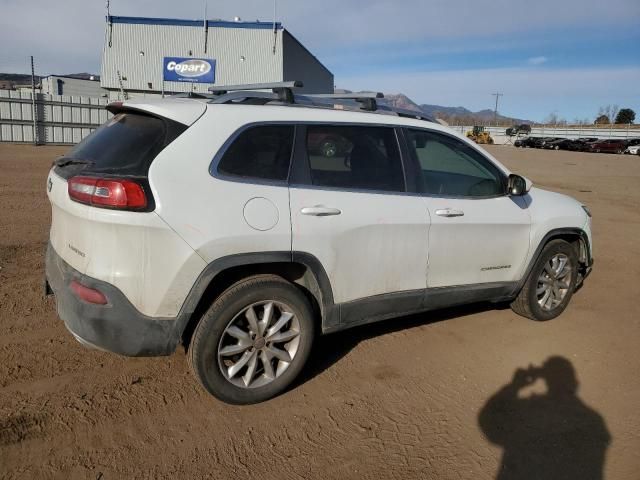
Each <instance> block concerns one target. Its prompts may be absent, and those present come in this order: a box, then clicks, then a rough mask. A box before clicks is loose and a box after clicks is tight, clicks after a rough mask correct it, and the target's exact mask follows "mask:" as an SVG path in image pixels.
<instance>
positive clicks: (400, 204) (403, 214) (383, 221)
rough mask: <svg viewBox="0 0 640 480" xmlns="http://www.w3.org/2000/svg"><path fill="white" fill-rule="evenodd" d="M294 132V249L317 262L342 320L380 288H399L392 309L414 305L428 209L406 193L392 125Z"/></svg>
mask: <svg viewBox="0 0 640 480" xmlns="http://www.w3.org/2000/svg"><path fill="white" fill-rule="evenodd" d="M298 131H301V132H303V133H302V135H300V136H298V138H297V140H296V153H295V159H294V169H293V172H292V176H291V185H290V205H291V224H292V249H293V251H294V252H304V253H308V254H311V255H313V256H314V257H316V258H317V259H318V260H319V261H320V263H321V264H322V265H323V267H324V269H325V270H326V273H327V275H328V277H329V280H330V282H331V287H332V290H333V297H334V302H335V303H336V304H342V305H343V306H344V308H342V316H343V321H344V320H346V321H349V319H348V318H347V319H345V312H346V311H347V306H348V304H352V305H358V301H359V300H363V299H367V298H368V299H371V298H372V297H374V296H378V297H375V298H377V299H383V298H386V297H385V294H392V293H398V292H403V295H404V294H406V295H405V297H406V298H405V300H406V302H404V303H403V305H402V306H398V305H396V306H395V308H400V309H401V310H403V311H409V310H412V309H418V308H419V307H420V305H421V294H422V293H423V292H424V289H425V288H426V270H427V249H428V238H429V237H428V227H429V214H428V210H427V207H426V202H425V200H424V198H421V197H419V196H415V195H413V196H412V195H409V194H407V193H406V188H405V178H404V171H403V165H402V159H401V154H400V148H399V143H398V136H397V132H396V130H395V129H394V128H390V127H382V126H367V125H352V124H333V125H320V124H319V125H308V126H307V127H306V128H299V129H298ZM407 292H416V294H415V295H412V294H411V293H407ZM387 307H389V308H391V309H393V308H394V306H393V303H389V304H388V305H387ZM361 314H362V315H364V313H361Z"/></svg>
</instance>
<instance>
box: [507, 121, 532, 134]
mask: <svg viewBox="0 0 640 480" xmlns="http://www.w3.org/2000/svg"><path fill="white" fill-rule="evenodd" d="M505 133H506V134H507V135H508V136H510V137H511V136H513V135H517V134H519V133H525V134H527V135H528V134H530V133H531V125H527V124H526V123H523V124H520V125H514V126H513V127H509V128H507V130H506V132H505Z"/></svg>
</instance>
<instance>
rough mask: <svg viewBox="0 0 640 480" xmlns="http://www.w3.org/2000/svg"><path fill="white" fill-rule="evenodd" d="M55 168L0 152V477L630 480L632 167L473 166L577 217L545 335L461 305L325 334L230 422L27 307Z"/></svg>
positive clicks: (636, 392)
mask: <svg viewBox="0 0 640 480" xmlns="http://www.w3.org/2000/svg"><path fill="white" fill-rule="evenodd" d="M64 150H65V149H64V148H62V147H59V148H58V147H38V148H34V147H30V146H10V145H0V476H1V477H3V478H24V479H32V478H38V479H47V478H60V479H67V478H82V479H85V478H86V479H104V480H110V479H117V478H220V479H235V478H238V479H240V478H250V477H256V478H264V479H271V478H273V479H276V478H278V479H280V478H309V479H315V478H322V479H346V478H358V479H361V478H371V479H378V478H398V479H405V478H422V479H432V478H433V479H461V478H462V479H493V478H496V476H497V475H498V472H499V470H500V469H501V465H503V464H504V465H505V468H506V469H507V470H504V471H503V473H502V476H501V477H500V478H518V479H528V478H580V479H586V478H601V475H602V474H601V473H600V471H602V469H603V471H604V477H605V478H608V479H615V480H626V479H629V480H631V479H633V480H635V479H638V478H639V473H638V472H640V433H639V432H640V411H639V407H640V351H639V348H640V302H639V301H638V299H639V298H640V282H639V280H640V241H639V240H638V238H639V237H640V158H639V157H628V156H618V155H600V154H581V153H571V152H554V151H551V152H548V151H540V150H529V149H527V150H522V149H515V148H513V147H508V146H500V147H498V146H494V147H490V151H491V152H492V153H493V154H495V155H496V156H497V157H498V158H499V159H500V160H502V161H504V163H505V164H507V165H508V166H509V167H510V168H511V169H513V170H514V171H516V172H518V173H521V174H524V175H526V176H528V177H530V178H531V179H532V180H533V181H534V182H535V183H536V184H537V185H539V186H544V187H548V188H550V189H552V190H557V191H560V192H563V193H567V194H570V195H572V196H574V197H576V198H578V199H580V200H581V201H582V202H584V203H585V204H586V205H588V206H589V207H590V208H591V210H592V211H593V215H594V236H595V238H594V243H595V258H596V263H595V268H594V272H593V274H592V276H591V277H590V278H589V279H588V281H587V282H586V284H585V286H584V287H583V288H582V289H581V290H580V291H579V292H577V293H576V295H575V296H574V298H573V300H572V303H571V305H570V306H569V308H568V310H567V311H566V312H565V313H564V314H563V315H562V316H561V317H560V318H558V319H556V320H553V321H551V322H547V323H536V322H533V321H530V320H526V319H524V318H521V317H519V316H517V315H515V314H514V313H512V312H511V310H509V309H508V308H504V307H501V308H494V307H491V306H487V305H478V306H473V307H467V308H458V309H454V310H447V311H444V312H438V313H429V314H423V315H418V316H413V317H408V318H402V319H397V320H390V321H387V322H384V323H380V324H375V325H372V326H365V327H361V328H357V329H354V330H351V331H347V332H343V333H339V334H334V335H331V336H327V337H324V338H322V339H321V341H320V342H319V343H318V345H317V346H316V349H315V352H314V354H313V358H312V361H311V364H310V365H309V366H308V368H307V369H306V370H305V372H304V374H303V376H302V378H301V379H300V381H299V382H298V383H297V385H296V386H295V387H294V388H292V389H291V390H290V391H289V392H287V393H285V394H284V395H281V396H280V397H278V398H275V399H273V400H271V401H269V402H266V403H263V404H260V405H254V406H247V407H234V406H229V405H226V404H223V403H221V402H219V401H217V400H215V399H214V398H212V397H210V396H208V395H207V394H205V393H204V392H203V391H202V390H201V389H200V388H199V386H198V385H197V384H196V382H195V380H194V378H192V376H191V374H190V372H189V369H188V367H187V362H186V359H185V354H184V352H183V351H182V350H179V351H178V352H176V353H175V354H174V355H173V356H171V357H163V358H124V357H119V356H116V355H113V354H108V353H103V352H99V351H93V350H87V349H85V348H84V347H82V346H81V345H80V344H78V343H76V341H75V340H74V339H73V338H72V337H71V335H70V334H69V333H68V332H67V331H66V329H65V328H64V326H63V324H62V322H61V321H60V320H58V318H57V317H56V314H55V311H54V303H53V300H51V299H47V300H45V299H44V298H43V296H42V278H43V252H44V247H45V242H46V239H47V232H48V225H49V219H50V212H49V206H48V203H47V200H46V196H45V181H46V174H47V171H48V168H49V165H50V162H51V161H52V160H53V159H54V158H55V157H56V156H57V155H59V154H60V153H61V152H63V151H64ZM552 357H562V358H555V359H552V360H551V361H549V362H547V360H548V359H550V358H552ZM545 362H547V363H545ZM543 364H544V367H543V368H540V369H538V370H536V372H537V376H536V378H538V377H539V379H538V380H536V382H535V383H534V384H533V385H532V386H529V387H527V388H524V389H520V386H521V385H522V384H523V383H521V382H522V375H521V374H516V375H515V377H514V374H515V373H516V371H517V370H518V369H520V368H527V367H528V366H529V365H534V366H537V367H542V365H543ZM574 373H575V377H577V382H578V385H579V387H578V389H577V393H574V389H572V385H574V384H575V381H574V380H575V378H574ZM512 379H513V382H512ZM503 454H504V457H503ZM514 469H515V470H514Z"/></svg>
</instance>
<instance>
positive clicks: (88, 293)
mask: <svg viewBox="0 0 640 480" xmlns="http://www.w3.org/2000/svg"><path fill="white" fill-rule="evenodd" d="M69 287H71V290H73V293H75V294H76V296H77V297H78V298H79V299H81V300H84V301H85V302H87V303H94V304H96V305H106V304H107V297H105V296H104V294H103V293H102V292H100V291H98V290H95V289H93V288H89V287H85V286H84V285H82V284H81V283H80V282H76V281H75V280H72V281H71V283H70V284H69Z"/></svg>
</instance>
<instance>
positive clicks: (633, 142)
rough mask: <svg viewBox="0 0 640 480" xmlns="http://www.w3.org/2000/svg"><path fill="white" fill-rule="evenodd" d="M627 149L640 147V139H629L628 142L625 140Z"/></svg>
mask: <svg viewBox="0 0 640 480" xmlns="http://www.w3.org/2000/svg"><path fill="white" fill-rule="evenodd" d="M625 143H626V144H627V147H635V146H636V145H640V138H630V139H629V140H625Z"/></svg>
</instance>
